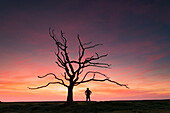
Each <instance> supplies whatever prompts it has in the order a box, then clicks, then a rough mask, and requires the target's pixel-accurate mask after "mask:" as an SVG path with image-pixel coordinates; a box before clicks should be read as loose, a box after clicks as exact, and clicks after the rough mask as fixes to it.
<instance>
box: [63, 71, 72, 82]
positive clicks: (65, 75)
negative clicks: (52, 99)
mask: <svg viewBox="0 0 170 113" xmlns="http://www.w3.org/2000/svg"><path fill="white" fill-rule="evenodd" d="M61 75H62V76H63V77H64V78H65V79H66V80H68V81H69V80H70V79H68V78H67V74H66V72H64V75H63V74H62V73H61Z"/></svg>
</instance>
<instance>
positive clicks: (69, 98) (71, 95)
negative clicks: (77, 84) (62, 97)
mask: <svg viewBox="0 0 170 113" xmlns="http://www.w3.org/2000/svg"><path fill="white" fill-rule="evenodd" d="M67 102H68V103H71V102H73V86H69V87H68V95H67Z"/></svg>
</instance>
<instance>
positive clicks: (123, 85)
mask: <svg viewBox="0 0 170 113" xmlns="http://www.w3.org/2000/svg"><path fill="white" fill-rule="evenodd" d="M90 81H100V82H104V81H109V82H113V83H115V84H117V85H119V86H124V87H126V88H128V89H129V87H128V86H127V85H126V84H120V83H118V82H116V81H112V80H110V79H103V80H98V79H94V77H93V78H92V79H89V80H85V81H81V82H77V83H76V85H75V86H77V85H79V84H80V83H86V82H90Z"/></svg>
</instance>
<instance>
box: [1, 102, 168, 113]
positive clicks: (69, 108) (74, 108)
mask: <svg viewBox="0 0 170 113" xmlns="http://www.w3.org/2000/svg"><path fill="white" fill-rule="evenodd" d="M0 113H170V100H147V101H106V102H74V103H72V104H67V103H65V102H10V103H0Z"/></svg>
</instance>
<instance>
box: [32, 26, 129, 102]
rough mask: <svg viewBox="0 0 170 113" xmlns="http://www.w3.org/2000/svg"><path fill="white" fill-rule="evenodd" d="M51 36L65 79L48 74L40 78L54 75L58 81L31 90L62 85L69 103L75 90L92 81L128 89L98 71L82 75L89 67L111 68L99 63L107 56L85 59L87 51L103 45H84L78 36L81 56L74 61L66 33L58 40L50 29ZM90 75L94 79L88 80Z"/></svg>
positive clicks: (94, 56) (96, 55)
mask: <svg viewBox="0 0 170 113" xmlns="http://www.w3.org/2000/svg"><path fill="white" fill-rule="evenodd" d="M49 34H50V37H51V38H52V39H53V40H54V42H55V44H56V47H57V52H55V55H56V57H57V61H56V63H57V65H58V66H59V67H60V68H61V69H63V70H64V73H63V74H62V76H63V79H61V78H59V77H57V76H56V75H55V74H54V73H48V74H46V75H44V76H38V78H44V77H46V76H49V75H52V76H54V78H55V79H56V80H57V81H56V82H49V83H48V84H46V85H43V86H39V87H36V88H29V89H40V88H44V87H47V86H49V85H50V84H60V85H63V86H65V87H66V88H67V89H68V95H67V102H73V88H74V87H75V86H78V85H79V84H82V83H87V82H90V81H100V82H104V81H109V82H112V83H115V84H117V85H119V86H125V87H126V88H128V87H127V85H126V84H120V83H118V82H116V81H113V80H110V79H109V77H108V76H107V75H105V74H103V73H101V72H98V71H88V72H86V73H85V74H83V75H82V72H83V71H84V69H85V68H88V67H99V68H109V66H110V64H107V63H101V62H97V61H98V60H99V59H101V58H103V57H106V56H107V54H103V55H99V54H98V53H95V54H94V55H92V56H89V57H85V53H86V51H87V50H89V49H92V48H94V47H97V46H100V45H102V44H93V45H92V42H88V43H82V41H81V40H80V38H79V35H77V39H78V42H79V51H78V53H79V55H78V58H77V60H72V59H70V56H69V52H68V44H67V39H66V38H65V36H64V33H63V32H62V31H61V39H60V38H57V37H56V35H55V33H54V30H51V28H50V29H49ZM74 65H76V66H77V68H74ZM89 74H93V76H92V78H90V79H86V78H87V76H88V75H89ZM80 75H82V77H80ZM96 75H99V76H102V77H104V79H98V78H96ZM66 82H68V83H66Z"/></svg>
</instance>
